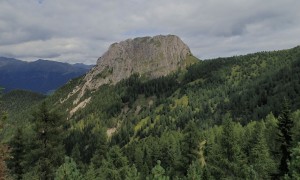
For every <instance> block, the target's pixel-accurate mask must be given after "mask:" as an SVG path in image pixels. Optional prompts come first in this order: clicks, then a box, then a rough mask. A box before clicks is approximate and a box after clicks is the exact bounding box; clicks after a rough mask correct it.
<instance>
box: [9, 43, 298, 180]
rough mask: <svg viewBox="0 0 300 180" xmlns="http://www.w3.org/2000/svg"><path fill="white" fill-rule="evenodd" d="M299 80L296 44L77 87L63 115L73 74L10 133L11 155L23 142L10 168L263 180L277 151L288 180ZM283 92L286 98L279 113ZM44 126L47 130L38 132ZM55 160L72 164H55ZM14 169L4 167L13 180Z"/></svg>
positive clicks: (293, 164)
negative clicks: (90, 87) (20, 130)
mask: <svg viewBox="0 0 300 180" xmlns="http://www.w3.org/2000/svg"><path fill="white" fill-rule="evenodd" d="M190 61H191V62H192V61H193V58H192V57H190ZM109 73H112V72H110V71H109V69H107V70H106V71H104V72H103V73H102V74H100V75H99V76H103V77H104V76H106V75H107V74H109ZM299 79H300V47H296V48H293V49H290V50H283V51H274V52H261V53H254V54H249V55H246V56H235V57H229V58H218V59H214V60H206V61H199V62H196V63H194V64H193V63H191V65H190V66H189V67H188V69H187V70H178V71H177V72H174V73H173V74H170V75H168V76H166V77H160V78H157V79H151V80H149V79H146V78H144V77H141V76H140V75H138V74H133V75H132V76H131V77H129V78H128V79H124V80H122V81H121V82H119V83H117V84H116V85H103V86H101V87H99V88H98V89H96V90H93V91H87V92H86V93H85V94H84V95H83V97H82V99H81V100H84V99H88V98H90V97H91V100H90V101H89V103H88V104H86V106H85V107H84V108H82V109H79V110H78V111H77V112H75V113H74V114H72V115H70V114H69V111H70V110H71V109H73V108H74V107H75V105H73V102H74V100H75V98H76V97H77V95H78V93H79V92H75V91H74V92H75V95H73V96H70V97H69V98H68V99H67V98H66V97H68V95H69V93H70V92H72V91H73V90H74V89H75V87H76V86H78V85H80V84H81V83H82V81H83V78H78V79H74V80H72V81H70V82H69V83H67V84H66V85H65V86H63V87H62V88H61V89H59V90H58V91H57V92H55V93H54V94H53V95H51V96H49V97H48V98H47V99H46V102H47V103H48V104H49V108H43V105H42V107H40V108H39V110H38V111H37V113H35V114H33V115H32V116H33V117H32V119H33V121H31V122H30V123H26V126H24V129H23V134H24V135H23V136H24V137H22V138H21V139H22V140H20V139H19V140H18V139H16V138H17V137H18V136H17V134H16V136H14V137H13V138H12V141H11V143H12V145H11V146H12V156H15V157H18V156H17V155H14V153H18V152H19V151H18V148H14V147H18V146H19V145H21V146H24V148H21V149H23V151H22V152H23V153H24V156H23V157H22V156H20V158H16V159H15V160H14V161H15V162H14V163H15V165H17V164H19V163H18V160H17V159H20V161H21V163H20V164H21V167H23V168H24V170H22V172H23V174H22V178H23V179H38V178H42V176H43V175H44V174H43V173H45V172H46V173H48V174H50V175H49V176H47V178H48V177H49V178H53V177H54V175H55V174H54V173H55V172H57V173H59V172H60V174H63V173H64V172H63V170H61V169H63V167H68V169H70V170H71V169H75V172H76V173H77V172H79V171H80V172H81V173H82V175H84V176H82V179H88V180H90V179H147V178H148V179H168V178H169V179H270V178H273V177H272V176H273V175H275V174H276V173H278V172H276V167H277V166H279V165H280V161H281V157H288V158H286V160H290V165H289V169H290V171H289V173H288V175H287V176H289V177H290V178H294V177H293V176H292V174H293V173H296V175H298V174H297V172H298V171H297V170H298V169H297V168H298V166H297V165H298V164H297V156H298V155H297V148H298V147H296V145H297V143H298V142H299V140H300V139H299V138H300V133H299V132H300V128H299V127H300V121H299V117H300V115H299V110H298V109H300V103H299V102H300V86H299ZM283 97H286V99H287V100H288V101H289V102H290V107H288V108H286V110H287V111H286V110H282V106H283V107H285V105H284V103H283V102H284V101H283V99H282V98H283ZM18 98H19V97H18ZM13 101H17V99H16V100H13ZM6 102H7V101H6ZM32 102H33V101H32ZM34 102H39V101H34ZM26 106H27V105H26ZM43 109H44V110H43ZM283 109H284V108H283ZM297 110H298V111H297ZM8 111H9V110H8ZM26 111H27V112H26V114H25V115H20V114H18V113H16V115H17V116H19V117H22V118H23V119H22V118H21V119H22V121H23V120H24V122H28V119H29V118H30V115H28V114H29V113H28V110H26ZM57 111H58V112H60V113H61V114H62V116H57V114H56V113H54V112H57ZM294 111H295V113H293V115H292V113H291V112H294ZM14 112H16V111H14ZM55 114H56V115H55ZM44 117H49V118H48V120H49V121H48V120H47V123H46V122H45V121H43V119H44V120H45V118H44ZM53 117H55V118H53ZM54 119H57V120H59V122H60V123H58V122H57V123H56V121H54ZM52 120H53V121H52ZM60 120H62V121H60ZM291 120H294V127H293V128H291V126H292V124H291ZM19 122H20V120H19V119H17V120H16V123H19ZM48 122H53V123H48ZM64 122H69V123H70V126H66V125H63V124H64ZM24 124H25V123H24ZM10 127H11V126H10ZM62 127H65V128H62ZM45 129H48V130H50V132H51V133H50V134H47V133H46V136H44V133H43V130H45ZM107 130H110V131H109V132H113V131H114V133H108V134H107ZM12 132H16V131H12ZM46 132H47V131H46ZM52 132H53V133H52ZM286 132H287V133H286ZM277 134H280V136H279V139H280V140H279V141H278V140H276V138H277V137H278V136H277ZM7 137H8V136H7ZM285 137H288V139H286V138H285ZM16 142H18V143H16ZM21 142H23V145H22V143H21ZM30 142H31V143H30ZM45 142H46V145H45ZM18 144H19V145H18ZM282 145H284V146H285V147H287V148H286V149H287V151H290V149H291V148H292V146H293V147H294V150H292V152H293V153H292V155H291V156H290V157H289V156H281V155H280V154H282V152H283V151H278V150H280V146H281V147H283V146H282ZM45 146H46V147H47V148H44V147H45ZM54 151H55V153H56V154H54V153H53V152H54ZM20 152H21V151H20ZM276 152H277V153H276ZM278 152H280V153H279V154H278ZM64 156H69V157H71V158H72V159H73V160H71V159H69V160H66V161H65V163H64V162H63V159H62V158H63V157H64ZM158 160H159V161H158ZM286 160H285V161H284V162H288V161H286ZM22 162H23V163H22ZM287 164H288V163H286V165H287ZM15 165H12V166H11V168H10V169H11V172H12V173H13V175H14V177H17V175H18V171H15V170H14V168H13V166H15ZM42 168H45V169H44V170H42ZM68 172H70V173H71V174H72V171H68ZM81 173H79V174H81ZM284 174H286V173H284ZM284 174H283V173H282V176H283V175H284ZM296 175H295V177H296Z"/></svg>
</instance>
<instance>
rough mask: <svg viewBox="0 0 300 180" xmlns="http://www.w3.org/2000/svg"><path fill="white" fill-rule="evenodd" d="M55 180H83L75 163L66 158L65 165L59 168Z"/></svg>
mask: <svg viewBox="0 0 300 180" xmlns="http://www.w3.org/2000/svg"><path fill="white" fill-rule="evenodd" d="M54 179H55V180H81V179H82V176H81V174H80V172H79V170H78V169H77V165H76V163H75V161H74V160H73V159H72V158H70V157H65V163H64V164H62V165H61V166H59V168H58V169H57V170H56V173H55V177H54Z"/></svg>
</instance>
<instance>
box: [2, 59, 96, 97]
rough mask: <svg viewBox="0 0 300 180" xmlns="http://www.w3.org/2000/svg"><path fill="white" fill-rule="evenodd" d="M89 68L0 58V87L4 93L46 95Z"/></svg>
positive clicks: (50, 62) (55, 62) (52, 62)
mask: <svg viewBox="0 0 300 180" xmlns="http://www.w3.org/2000/svg"><path fill="white" fill-rule="evenodd" d="M91 67H92V66H90V65H81V66H78V65H72V64H68V63H61V62H57V61H49V60H42V59H39V60H36V61H32V62H27V61H22V60H18V59H14V58H6V57H0V86H2V87H4V88H5V92H9V91H11V90H14V89H24V90H30V91H35V92H39V93H43V94H47V93H49V92H51V91H53V90H55V89H57V88H58V87H60V86H62V85H63V84H65V83H66V82H67V81H69V80H70V79H72V78H75V77H78V76H81V75H83V74H85V73H86V72H87V71H88V70H89V69H90V68H91Z"/></svg>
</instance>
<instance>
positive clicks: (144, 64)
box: [65, 35, 198, 110]
mask: <svg viewBox="0 0 300 180" xmlns="http://www.w3.org/2000/svg"><path fill="white" fill-rule="evenodd" d="M197 61H198V59H197V58H195V57H194V56H193V55H192V53H191V51H190V49H189V47H188V46H187V45H186V44H185V43H184V42H183V41H182V40H181V39H180V38H179V37H177V36H175V35H166V36H164V35H158V36H154V37H139V38H135V39H128V40H125V41H122V42H119V43H114V44H112V45H111V46H110V47H109V49H108V51H107V52H105V53H104V54H103V55H102V56H101V57H100V58H99V59H98V61H97V64H96V66H95V67H94V68H93V69H92V70H91V71H89V72H88V73H87V74H86V76H85V77H84V79H83V81H82V83H81V84H80V85H78V86H77V88H76V89H74V90H73V91H72V92H71V93H70V94H69V95H68V96H67V97H66V99H68V98H69V97H71V96H73V95H74V94H76V93H78V94H76V95H75V96H76V100H75V101H74V104H75V105H78V106H77V107H75V108H74V110H76V109H78V108H79V107H80V106H82V105H83V104H85V103H87V101H89V100H88V98H85V99H81V98H82V97H83V95H84V94H85V93H86V92H87V91H93V90H95V89H97V88H99V87H100V86H101V85H103V84H116V83H118V82H120V81H121V80H123V79H126V78H129V77H130V76H131V75H133V74H138V75H139V76H140V77H143V78H145V79H154V78H159V77H162V76H166V75H168V74H170V73H172V72H175V71H177V70H180V69H184V68H186V67H187V66H189V65H191V64H193V63H195V62H197ZM66 99H65V100H66ZM80 103H83V104H80Z"/></svg>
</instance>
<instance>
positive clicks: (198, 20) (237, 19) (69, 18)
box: [0, 0, 300, 63]
mask: <svg viewBox="0 0 300 180" xmlns="http://www.w3.org/2000/svg"><path fill="white" fill-rule="evenodd" d="M299 8H300V1H298V0H285V1H282V0H273V1H270V2H262V1H259V0H228V1H222V0H185V1H183V0H152V1H147V0H128V1H121V0H110V1H104V0H85V1H82V0H72V1H71V0H26V1H20V0H1V1H0V56H9V57H16V58H19V59H26V60H35V59H39V58H42V59H52V60H58V61H67V62H72V63H73V62H84V63H95V62H96V60H97V58H98V57H100V56H101V55H102V54H103V53H104V52H105V51H106V50H107V48H108V46H109V45H110V44H111V43H114V42H118V41H121V40H124V39H127V38H133V37H136V36H149V35H150V36H152V35H156V34H176V35H178V36H180V37H181V38H182V39H183V40H184V41H185V42H186V44H188V45H189V46H190V48H191V50H192V52H193V53H194V54H195V55H196V56H198V57H200V58H201V59H205V58H213V57H219V56H231V55H239V54H245V53H249V52H256V51H262V50H273V49H283V48H290V47H293V46H296V45H299V44H300V42H299V41H300V40H299V39H297V37H298V35H299V34H300V23H298V21H299V19H300V11H299V10H298V9H299Z"/></svg>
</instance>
